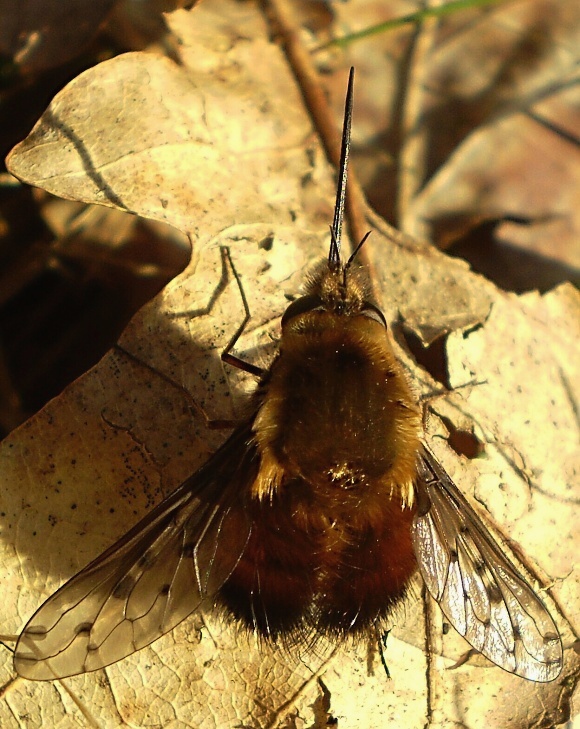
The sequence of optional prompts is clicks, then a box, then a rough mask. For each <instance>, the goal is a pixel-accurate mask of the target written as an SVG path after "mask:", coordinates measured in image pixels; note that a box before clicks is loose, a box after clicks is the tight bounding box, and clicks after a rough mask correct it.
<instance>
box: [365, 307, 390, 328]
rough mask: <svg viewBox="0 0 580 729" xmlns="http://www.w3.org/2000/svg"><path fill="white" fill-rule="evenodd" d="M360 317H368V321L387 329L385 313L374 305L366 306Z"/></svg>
mask: <svg viewBox="0 0 580 729" xmlns="http://www.w3.org/2000/svg"><path fill="white" fill-rule="evenodd" d="M360 316H366V317H367V318H368V319H372V320H373V321H376V322H378V323H379V324H382V325H383V326H384V327H385V329H387V320H386V319H385V317H384V315H383V312H382V311H381V310H380V309H379V308H378V306H375V305H374V304H368V303H367V304H365V305H364V308H363V310H362V311H361V313H360Z"/></svg>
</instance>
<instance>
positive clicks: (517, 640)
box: [14, 70, 562, 681]
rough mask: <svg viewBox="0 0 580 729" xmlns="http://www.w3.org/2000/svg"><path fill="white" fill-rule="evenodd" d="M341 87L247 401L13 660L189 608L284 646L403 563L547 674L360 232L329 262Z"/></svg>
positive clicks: (363, 603) (510, 573)
mask: <svg viewBox="0 0 580 729" xmlns="http://www.w3.org/2000/svg"><path fill="white" fill-rule="evenodd" d="M352 95H353V71H352V70H351V75H350V79H349V86H348V92H347V98H346V108H345V121H344V129H343V138H342V154H341V164H340V177H339V185H338V192H337V199H336V206H335V215H334V222H333V225H332V227H331V242H330V253H329V256H328V262H326V263H324V265H323V266H320V267H319V268H318V269H317V270H316V272H315V273H314V275H313V276H311V278H310V280H309V282H308V286H307V293H306V295H305V296H303V297H302V298H299V299H297V300H296V301H294V302H293V303H292V304H290V306H289V307H288V308H287V310H286V312H285V314H284V316H283V317H282V335H281V343H280V351H279V354H278V356H277V358H276V359H275V361H274V363H273V364H272V366H271V368H270V370H269V371H267V372H264V373H262V376H261V380H260V383H259V386H258V388H257V390H256V393H255V395H254V410H253V414H252V416H251V417H250V418H249V419H248V420H247V422H245V423H244V424H243V425H241V426H240V427H238V428H237V429H236V430H235V431H234V432H233V434H232V435H231V436H230V438H229V439H228V440H227V441H226V442H225V443H224V444H223V445H222V447H221V448H220V449H219V450H218V451H217V452H216V453H215V454H214V455H213V456H212V457H211V458H210V459H209V460H208V461H207V463H206V464H205V465H204V466H202V467H201V468H200V469H199V470H198V471H197V472H196V473H194V474H193V475H192V476H190V477H189V478H188V479H187V480H186V481H185V482H184V483H183V484H182V485H181V486H180V487H179V488H178V489H177V490H176V491H175V492H174V493H173V494H171V495H170V496H169V497H168V498H166V499H165V500H164V501H163V502H162V503H160V504H159V505H158V506H157V507H156V508H154V509H153V510H152V511H151V512H150V513H149V514H147V516H145V518H144V519H142V520H141V521H140V522H139V523H138V524H137V525H136V526H135V527H133V529H131V530H130V531H129V532H128V533H127V534H126V535H125V536H124V537H122V538H121V539H120V540H119V541H118V542H117V543H116V544H114V545H113V546H112V547H110V548H109V549H108V550H107V551H106V552H104V553H103V554H102V555H100V556H99V557H97V558H96V559H95V560H94V561H93V562H91V564H89V565H88V566H87V567H85V568H84V569H83V570H81V571H80V572H79V573H78V574H77V575H76V576H74V577H73V578H72V579H71V580H69V581H68V582H67V583H66V584H65V585H64V586H63V587H61V588H60V589H59V590H58V591H57V592H56V593H55V594H54V595H53V596H52V597H50V598H49V599H48V600H47V601H46V602H45V603H44V604H43V605H42V606H41V607H40V608H39V610H38V611H37V612H36V614H35V615H34V616H33V617H32V618H31V619H30V621H29V622H28V624H27V625H26V627H25V628H24V630H23V631H22V634H21V635H20V638H19V640H18V644H17V646H16V651H15V658H14V665H15V668H16V671H17V672H18V673H19V674H20V675H21V676H24V677H27V678H30V679H37V680H49V679H54V678H60V677H64V676H71V675H74V674H79V673H84V672H86V671H94V670H96V669H99V668H103V667H104V666H108V665H110V664H111V663H114V662H115V661H119V660H121V659H122V658H124V657H125V656H128V655H130V654H131V653H133V652H134V651H138V650H140V649H141V648H143V647H144V646H147V645H149V644H150V643H152V642H153V641H154V640H156V639H157V638H159V637H160V636H162V635H163V634H164V633H167V632H168V631H170V630H171V629H172V628H174V627H175V626H176V625H177V624H178V623H180V622H181V621H182V620H183V619H184V618H186V617H187V616H188V615H190V614H191V613H193V612H195V611H198V610H200V609H202V608H217V609H219V610H221V611H222V612H224V613H226V614H228V615H230V616H233V617H234V618H235V619H236V620H237V621H238V622H240V623H241V624H243V625H245V626H247V627H248V628H249V629H251V630H253V631H256V632H257V633H258V634H259V635H261V636H263V637H264V638H266V639H271V640H273V641H276V640H278V641H280V642H283V643H284V644H285V645H291V644H293V643H299V644H300V643H305V644H306V645H311V644H312V642H313V641H315V640H316V637H317V636H320V635H324V636H327V637H330V638H331V639H336V640H340V639H343V638H345V637H346V636H349V635H354V636H356V635H360V634H363V633H368V631H369V629H371V628H373V627H376V626H380V625H381V624H382V623H383V622H384V621H385V619H386V618H387V617H388V616H389V614H390V613H391V612H392V610H393V607H394V606H396V605H397V604H398V603H399V602H400V601H401V600H402V599H403V598H404V597H405V594H406V591H407V589H408V584H409V581H410V579H411V577H412V576H413V575H414V573H415V572H416V570H417V568H419V570H420V572H421V574H422V576H423V579H424V581H425V583H426V585H427V587H428V589H429V592H430V593H431V595H432V596H433V597H434V599H435V600H436V601H437V602H438V603H439V605H440V607H441V609H442V610H443V613H444V614H445V616H446V617H447V620H448V621H449V622H450V623H451V624H452V625H453V626H454V627H455V628H456V630H457V631H458V632H459V633H460V634H461V635H462V636H464V637H465V639H466V640H467V641H468V642H469V643H470V644H471V645H472V646H473V648H475V649H476V650H477V651H479V652H480V653H482V654H483V655H484V656H486V657H487V658H489V659H490V660H491V661H493V663H495V664H497V665H498V666H500V667H501V668H504V669H505V670H506V671H510V672H511V673H514V674H517V675H518V676H521V677H523V678H527V679H530V680H533V681H551V680H553V679H555V678H556V677H557V676H558V675H559V673H560V671H561V667H562V645H561V641H560V637H559V635H558V630H557V628H556V626H555V624H554V622H553V620H552V618H551V617H550V614H549V613H548V611H547V609H546V608H545V606H544V605H543V603H542V601H541V600H540V598H539V597H538V596H537V595H536V594H535V593H534V591H533V590H532V589H531V587H530V586H529V585H528V584H527V583H526V582H525V580H524V579H523V578H522V577H521V576H520V574H519V573H518V572H517V571H516V570H515V569H514V567H513V566H512V565H511V563H510V562H509V561H508V560H507V559H506V557H505V556H504V555H503V553H502V551H501V549H500V548H499V547H498V545H497V544H496V543H495V541H494V540H493V538H492V537H491V536H490V535H489V533H488V531H487V530H486V528H485V527H484V525H483V524H482V522H481V521H480V519H479V517H478V516H477V515H476V513H475V512H474V511H473V509H472V508H471V507H470V506H469V504H468V503H467V501H466V500H465V498H464V497H463V496H462V495H461V493H460V492H459V491H458V489H457V488H456V487H455V486H454V484H453V483H452V482H451V480H450V478H449V476H448V475H447V474H446V473H445V471H444V470H443V468H442V467H441V466H440V465H439V463H438V462H437V461H436V459H435V458H434V456H433V454H432V453H431V452H430V451H429V450H428V448H427V446H426V445H425V443H424V442H423V429H422V417H421V411H420V408H419V406H418V405H417V403H416V401H415V400H414V398H413V395H412V392H411V390H410V388H409V385H408V384H407V381H406V379H405V376H404V374H403V371H402V369H401V366H400V365H399V363H398V362H397V359H396V357H395V355H394V352H393V349H392V347H391V344H390V340H389V333H388V328H387V324H386V321H385V318H384V316H383V314H382V312H381V310H380V309H379V308H378V306H377V304H376V303H375V301H374V300H373V297H372V292H371V286H370V281H369V278H368V275H367V272H366V271H365V270H364V269H363V268H361V267H357V266H356V261H355V257H356V253H357V251H358V248H360V245H362V243H361V244H359V246H358V248H357V251H355V253H354V254H353V255H352V256H351V257H350V258H349V259H348V260H347V261H346V263H344V262H342V260H341V257H340V237H341V230H342V219H343V211H344V199H345V190H346V176H347V162H348V152H349V145H350V121H351V114H352ZM363 242H364V241H363Z"/></svg>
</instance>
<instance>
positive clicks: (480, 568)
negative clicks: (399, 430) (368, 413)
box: [412, 448, 562, 681]
mask: <svg viewBox="0 0 580 729" xmlns="http://www.w3.org/2000/svg"><path fill="white" fill-rule="evenodd" d="M417 490H418V494H417V498H418V513H417V515H416V517H415V520H414V523H413V526H412V538H413V546H414V549H415V554H416V556H417V560H418V563H419V568H420V570H421V573H422V575H423V579H424V580H425V584H426V585H427V588H428V590H429V592H430V593H431V595H432V596H433V597H434V598H435V600H436V601H437V602H438V603H439V605H440V607H441V609H442V610H443V613H444V614H445V615H446V617H447V618H448V620H449V622H450V623H451V624H452V625H453V627H454V628H455V629H456V630H457V631H458V632H459V633H460V634H461V635H462V636H464V638H465V639H466V640H467V641H468V642H469V643H470V644H471V645H472V646H473V647H474V648H475V649H476V650H477V651H479V652H480V653H482V654H483V655H484V656H486V657H487V658H489V660H490V661H493V662H494V663H495V664H497V665H498V666H500V667H501V668H504V669H505V670H506V671H509V672H510V673H515V674H516V675H518V676H521V677H522V678H527V679H530V680H532V681H552V680H553V679H555V678H556V677H557V676H558V675H559V673H560V671H561V670H562V643H561V641H560V636H559V634H558V629H557V628H556V625H555V624H554V621H553V620H552V618H551V616H550V614H549V612H548V610H547V609H546V607H545V605H544V604H543V603H542V601H541V600H540V598H539V597H538V596H537V595H536V593H535V592H534V591H533V590H532V588H531V587H530V586H529V585H528V584H527V583H526V582H525V580H524V579H523V578H522V577H521V575H520V574H518V572H517V571H516V570H515V569H514V567H513V566H512V565H511V563H510V562H509V561H508V560H507V558H506V557H505V556H504V555H503V553H502V552H501V550H500V549H499V547H498V545H497V544H496V543H495V541H494V540H493V538H492V537H491V535H490V534H489V532H488V531H487V529H486V528H485V527H484V525H483V524H482V522H481V520H480V518H479V517H478V516H477V514H476V513H475V511H474V510H473V509H472V508H471V507H470V506H469V504H468V503H467V501H466V500H465V497H464V496H463V495H462V494H461V493H460V492H459V490H458V489H457V487H456V486H455V485H454V484H453V482H452V481H451V479H450V478H449V476H448V475H447V474H446V473H445V471H444V470H443V468H442V467H441V465H440V464H439V463H438V462H437V460H436V458H435V457H434V456H433V454H432V453H431V452H430V451H428V450H427V448H424V450H423V451H422V453H421V456H420V477H419V483H418V484H417Z"/></svg>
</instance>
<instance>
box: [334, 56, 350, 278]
mask: <svg viewBox="0 0 580 729" xmlns="http://www.w3.org/2000/svg"><path fill="white" fill-rule="evenodd" d="M353 88H354V68H351V69H350V74H349V76H348V88H347V90H346V100H345V102H344V121H343V123H342V142H341V147H340V164H339V167H338V185H337V189H336V202H335V203H334V220H333V221H332V226H331V228H330V236H331V242H330V252H329V254H328V267H329V268H330V269H331V270H336V269H337V268H339V267H340V239H341V236H342V221H343V218H344V201H345V197H346V178H347V175H348V157H349V153H350V126H351V121H352V100H353Z"/></svg>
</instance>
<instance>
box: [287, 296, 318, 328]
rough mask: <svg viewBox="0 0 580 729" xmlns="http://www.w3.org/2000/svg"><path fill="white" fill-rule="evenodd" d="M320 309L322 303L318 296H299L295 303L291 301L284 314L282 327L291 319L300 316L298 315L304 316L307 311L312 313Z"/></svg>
mask: <svg viewBox="0 0 580 729" xmlns="http://www.w3.org/2000/svg"><path fill="white" fill-rule="evenodd" d="M320 308H322V301H321V299H320V297H319V296H301V297H300V298H299V299H296V301H293V302H292V303H291V304H290V306H289V307H288V308H287V309H286V311H285V312H284V316H283V317H282V327H284V325H285V324H288V322H289V321H290V320H291V319H294V318H295V317H297V316H300V314H305V313H306V312H308V311H314V310H315V309H320Z"/></svg>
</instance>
